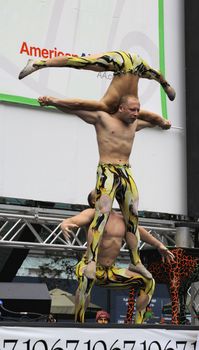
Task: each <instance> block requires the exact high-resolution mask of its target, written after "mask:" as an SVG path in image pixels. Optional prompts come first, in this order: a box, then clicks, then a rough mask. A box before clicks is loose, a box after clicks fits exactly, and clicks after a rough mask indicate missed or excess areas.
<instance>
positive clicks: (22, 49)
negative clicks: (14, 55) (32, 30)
mask: <svg viewBox="0 0 199 350" xmlns="http://www.w3.org/2000/svg"><path fill="white" fill-rule="evenodd" d="M20 53H21V54H22V53H26V54H27V55H29V51H28V45H27V44H26V42H25V41H24V42H23V44H22V45H21V49H20Z"/></svg>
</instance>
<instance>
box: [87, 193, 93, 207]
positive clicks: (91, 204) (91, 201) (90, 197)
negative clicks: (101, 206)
mask: <svg viewBox="0 0 199 350" xmlns="http://www.w3.org/2000/svg"><path fill="white" fill-rule="evenodd" d="M93 195H94V191H91V192H90V193H89V195H88V197H87V201H88V204H89V206H90V207H91V208H95V204H94V203H93Z"/></svg>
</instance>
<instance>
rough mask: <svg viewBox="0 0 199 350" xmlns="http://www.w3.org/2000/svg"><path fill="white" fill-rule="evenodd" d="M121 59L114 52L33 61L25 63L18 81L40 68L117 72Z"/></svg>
mask: <svg viewBox="0 0 199 350" xmlns="http://www.w3.org/2000/svg"><path fill="white" fill-rule="evenodd" d="M121 64H122V62H121V57H120V56H119V55H118V54H117V53H115V52H106V53H103V54H99V55H93V56H84V57H79V56H77V57H75V56H61V57H55V58H50V59H46V60H33V59H30V60H28V62H27V65H26V66H25V68H24V69H23V70H22V71H21V72H20V74H19V79H23V78H25V77H26V76H27V75H29V74H31V73H33V72H36V71H37V70H39V69H41V68H50V67H67V68H75V69H85V70H91V71H95V72H104V71H113V72H115V71H118V70H119V69H120V65H121Z"/></svg>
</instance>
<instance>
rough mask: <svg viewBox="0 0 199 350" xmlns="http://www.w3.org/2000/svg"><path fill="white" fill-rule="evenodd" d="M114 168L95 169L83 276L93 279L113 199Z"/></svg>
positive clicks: (103, 165) (102, 167)
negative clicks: (94, 197) (93, 199)
mask: <svg viewBox="0 0 199 350" xmlns="http://www.w3.org/2000/svg"><path fill="white" fill-rule="evenodd" d="M113 168H114V166H112V165H107V164H99V165H98V169H97V184H96V194H97V195H96V203H95V216H94V219H93V221H92V223H91V225H90V227H89V237H90V240H89V242H88V246H87V258H88V261H89V263H88V265H87V267H86V269H85V275H86V276H87V277H89V278H95V267H96V262H97V255H98V249H99V244H100V241H101V237H102V234H103V232H104V228H105V225H106V223H107V220H108V218H109V215H110V212H111V209H112V204H113V200H114V197H115V186H116V184H115V181H114V179H115V178H114V169H113Z"/></svg>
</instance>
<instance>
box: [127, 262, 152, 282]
mask: <svg viewBox="0 0 199 350" xmlns="http://www.w3.org/2000/svg"><path fill="white" fill-rule="evenodd" d="M129 270H130V271H132V272H137V273H139V274H140V275H142V276H143V277H145V278H148V279H152V278H153V276H152V274H151V273H150V272H149V271H148V270H147V269H146V267H145V266H144V265H143V264H142V263H141V262H140V263H138V264H137V265H133V264H130V265H129Z"/></svg>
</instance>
